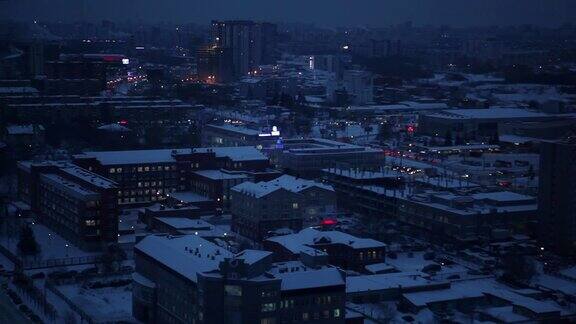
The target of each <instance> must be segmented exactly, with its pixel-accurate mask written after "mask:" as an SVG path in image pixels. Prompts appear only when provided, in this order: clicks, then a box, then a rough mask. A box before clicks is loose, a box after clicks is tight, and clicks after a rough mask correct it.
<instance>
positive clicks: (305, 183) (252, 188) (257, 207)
mask: <svg viewBox="0 0 576 324" xmlns="http://www.w3.org/2000/svg"><path fill="white" fill-rule="evenodd" d="M231 197H232V204H231V210H232V230H233V231H235V232H238V233H239V234H241V235H243V236H246V237H248V238H250V239H253V240H262V239H263V238H265V237H266V236H268V235H269V232H271V231H274V230H278V229H289V230H292V231H299V230H301V229H302V226H303V224H304V222H306V221H309V220H310V221H315V220H317V219H318V218H322V217H323V216H324V215H328V214H332V213H334V211H335V208H336V195H335V192H334V189H333V188H332V187H331V186H328V185H325V184H322V183H318V182H314V181H311V180H305V179H300V178H295V177H292V176H289V175H284V176H281V177H279V178H277V179H274V180H271V181H267V182H264V181H262V182H258V183H254V182H244V183H242V184H240V185H238V186H236V187H234V188H232V190H231Z"/></svg>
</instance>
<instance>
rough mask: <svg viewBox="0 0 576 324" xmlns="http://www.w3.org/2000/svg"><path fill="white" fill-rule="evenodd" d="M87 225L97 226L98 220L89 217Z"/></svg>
mask: <svg viewBox="0 0 576 324" xmlns="http://www.w3.org/2000/svg"><path fill="white" fill-rule="evenodd" d="M86 226H96V221H95V220H93V219H87V220H86Z"/></svg>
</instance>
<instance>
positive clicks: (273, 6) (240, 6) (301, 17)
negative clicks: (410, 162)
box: [0, 0, 576, 27]
mask: <svg viewBox="0 0 576 324" xmlns="http://www.w3.org/2000/svg"><path fill="white" fill-rule="evenodd" d="M0 18H15V19H27V20H32V19H39V20H61V21H77V20H101V19H109V20H114V21H125V20H132V21H139V20H142V21H149V22H158V21H171V22H177V23H186V22H195V23H201V24H204V23H208V22H209V21H210V20H211V19H256V20H267V21H274V22H304V23H316V24H317V25H320V26H373V27H381V26H388V25H390V24H396V23H401V22H405V21H412V22H413V23H414V24H416V25H425V24H434V25H439V24H449V25H453V26H471V25H518V24H528V23H529V24H535V25H546V26H558V25H560V24H562V23H565V22H571V21H574V20H575V19H576V1H575V0H0Z"/></svg>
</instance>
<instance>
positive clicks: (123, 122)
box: [118, 119, 128, 126]
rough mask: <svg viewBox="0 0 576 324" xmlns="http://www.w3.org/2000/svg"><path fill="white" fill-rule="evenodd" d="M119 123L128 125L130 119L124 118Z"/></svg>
mask: <svg viewBox="0 0 576 324" xmlns="http://www.w3.org/2000/svg"><path fill="white" fill-rule="evenodd" d="M118 124H120V125H122V126H124V125H128V121H127V120H125V119H122V120H121V121H119V122H118Z"/></svg>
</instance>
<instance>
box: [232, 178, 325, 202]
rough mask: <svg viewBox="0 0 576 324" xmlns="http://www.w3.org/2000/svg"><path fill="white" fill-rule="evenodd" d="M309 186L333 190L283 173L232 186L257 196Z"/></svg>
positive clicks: (298, 191)
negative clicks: (274, 176)
mask: <svg viewBox="0 0 576 324" xmlns="http://www.w3.org/2000/svg"><path fill="white" fill-rule="evenodd" d="M310 188H320V189H324V190H329V191H334V189H333V188H332V186H329V185H325V184H323V183H319V182H316V181H312V180H306V179H301V178H296V177H293V176H290V175H283V176H281V177H279V178H276V179H274V180H271V181H268V182H265V181H262V182H258V183H254V182H244V183H241V184H239V185H237V186H235V187H233V188H232V190H234V191H237V192H244V193H249V194H252V195H254V196H255V197H257V198H260V197H264V196H266V195H268V194H270V193H272V192H275V191H276V190H280V189H284V190H287V191H291V192H294V193H300V192H302V191H304V190H307V189H310Z"/></svg>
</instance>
